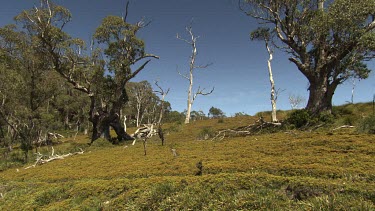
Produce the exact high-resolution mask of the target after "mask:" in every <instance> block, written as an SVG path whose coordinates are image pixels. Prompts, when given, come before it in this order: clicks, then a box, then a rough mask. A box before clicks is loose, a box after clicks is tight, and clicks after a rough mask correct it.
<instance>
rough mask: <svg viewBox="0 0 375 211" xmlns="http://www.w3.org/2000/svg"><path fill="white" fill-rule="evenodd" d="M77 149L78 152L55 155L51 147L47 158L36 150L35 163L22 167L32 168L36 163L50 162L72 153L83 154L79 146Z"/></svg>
mask: <svg viewBox="0 0 375 211" xmlns="http://www.w3.org/2000/svg"><path fill="white" fill-rule="evenodd" d="M79 149H80V151H79V152H73V153H68V154H64V155H55V149H54V148H53V147H52V152H51V155H50V156H49V157H48V158H44V157H46V156H45V155H42V154H41V153H40V152H38V153H36V154H37V157H36V161H35V163H34V164H33V165H31V166H28V167H25V168H24V169H29V168H34V167H36V166H37V165H42V164H45V163H48V162H51V161H54V160H62V159H64V158H66V157H69V156H72V155H81V154H83V153H84V151H83V150H82V149H81V148H79Z"/></svg>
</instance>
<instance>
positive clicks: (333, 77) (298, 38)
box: [241, 0, 375, 115]
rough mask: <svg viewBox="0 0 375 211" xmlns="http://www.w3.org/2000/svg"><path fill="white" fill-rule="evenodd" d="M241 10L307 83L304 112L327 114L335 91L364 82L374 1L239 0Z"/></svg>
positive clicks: (374, 44) (374, 25) (373, 43)
mask: <svg viewBox="0 0 375 211" xmlns="http://www.w3.org/2000/svg"><path fill="white" fill-rule="evenodd" d="M241 7H242V10H243V11H245V12H246V14H247V15H249V16H250V17H253V18H255V19H257V20H259V21H260V22H261V23H262V24H263V26H267V27H269V28H272V29H274V31H273V33H274V34H275V36H274V37H275V39H274V40H273V42H274V43H276V44H277V45H279V47H281V48H280V49H282V50H284V51H285V52H287V53H288V54H289V55H290V57H289V60H290V61H291V62H293V63H294V64H295V65H296V66H297V68H298V69H299V71H300V72H301V73H302V74H303V75H304V76H305V77H306V78H307V79H308V81H309V83H310V86H309V91H310V95H309V99H308V103H307V106H306V109H307V110H309V111H310V112H312V114H314V115H317V114H318V113H320V112H322V111H328V112H331V110H332V97H333V95H334V93H335V90H336V88H337V86H338V85H340V84H342V83H343V82H345V81H346V80H347V79H348V78H351V77H357V78H363V79H364V78H367V77H368V75H369V72H370V70H369V69H368V68H367V65H366V63H365V61H367V60H369V59H372V58H373V56H374V50H375V33H374V29H375V21H374V18H373V17H374V14H375V12H374V11H375V1H374V0H357V1H352V0H335V1H328V0H272V1H270V0H241Z"/></svg>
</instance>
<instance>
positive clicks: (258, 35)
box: [250, 28, 277, 122]
mask: <svg viewBox="0 0 375 211" xmlns="http://www.w3.org/2000/svg"><path fill="white" fill-rule="evenodd" d="M250 38H251V39H252V40H262V41H264V43H265V44H266V49H267V52H268V55H269V58H268V61H267V66H268V76H269V79H270V84H271V105H272V113H271V121H272V122H277V115H276V100H277V91H276V89H275V80H274V79H273V74H272V66H271V62H272V59H273V49H272V48H271V46H270V39H271V33H270V29H268V28H258V29H257V30H255V31H253V32H251V34H250Z"/></svg>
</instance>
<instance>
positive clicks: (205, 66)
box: [194, 62, 213, 69]
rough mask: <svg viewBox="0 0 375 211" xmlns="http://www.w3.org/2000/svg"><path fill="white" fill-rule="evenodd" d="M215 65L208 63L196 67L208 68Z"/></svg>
mask: <svg viewBox="0 0 375 211" xmlns="http://www.w3.org/2000/svg"><path fill="white" fill-rule="evenodd" d="M211 65H213V63H212V62H211V63H208V64H205V65H199V66H194V68H195V69H204V68H207V67H209V66H211Z"/></svg>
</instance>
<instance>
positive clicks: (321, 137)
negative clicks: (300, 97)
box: [0, 117, 375, 210]
mask: <svg viewBox="0 0 375 211" xmlns="http://www.w3.org/2000/svg"><path fill="white" fill-rule="evenodd" d="M255 120H256V118H255V117H236V118H226V119H224V120H221V121H218V120H217V119H211V120H203V121H197V122H192V123H191V124H188V125H183V124H177V123H174V124H167V125H164V128H165V131H166V135H165V137H166V144H165V146H161V142H160V140H158V139H157V138H153V139H150V140H149V141H148V147H147V156H144V155H143V154H144V153H143V145H142V142H141V141H138V142H137V143H136V144H135V145H134V146H132V145H131V143H130V142H128V143H125V145H111V144H109V143H107V141H105V140H98V141H96V142H95V143H94V144H93V145H92V146H86V143H87V142H89V140H88V137H85V136H79V137H77V139H76V141H72V140H69V139H66V140H64V143H63V144H60V145H56V146H54V148H55V153H61V154H62V153H64V152H66V150H68V149H69V150H73V149H77V150H78V148H83V149H84V150H85V153H84V154H82V155H75V156H71V157H67V158H66V159H64V160H55V161H52V162H49V163H47V164H44V165H39V166H36V167H35V168H30V169H24V168H23V167H22V168H21V167H18V169H16V168H11V169H7V170H5V171H2V172H0V193H1V197H0V210H33V209H34V210H375V160H374V158H375V136H374V135H366V134H358V133H356V132H355V130H353V129H340V130H335V131H332V130H331V131H328V130H323V131H320V132H301V131H282V132H278V133H273V134H262V135H261V134H259V135H254V136H247V137H233V138H226V139H223V140H220V141H211V139H210V138H208V139H207V140H204V138H202V137H205V134H209V135H211V136H212V134H214V133H215V131H218V130H220V129H226V128H235V127H239V126H245V125H249V124H252V123H253V122H254V121H255ZM172 148H173V149H176V151H177V153H178V156H177V157H175V156H173V153H172V151H171V149H172ZM48 151H51V149H50V148H44V149H41V152H43V153H45V154H47V153H48ZM199 161H202V163H203V175H202V176H196V175H195V174H196V172H197V171H198V169H197V167H196V163H197V162H199ZM31 164H32V163H31ZM31 164H28V165H25V166H24V167H26V166H29V165H31Z"/></svg>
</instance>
